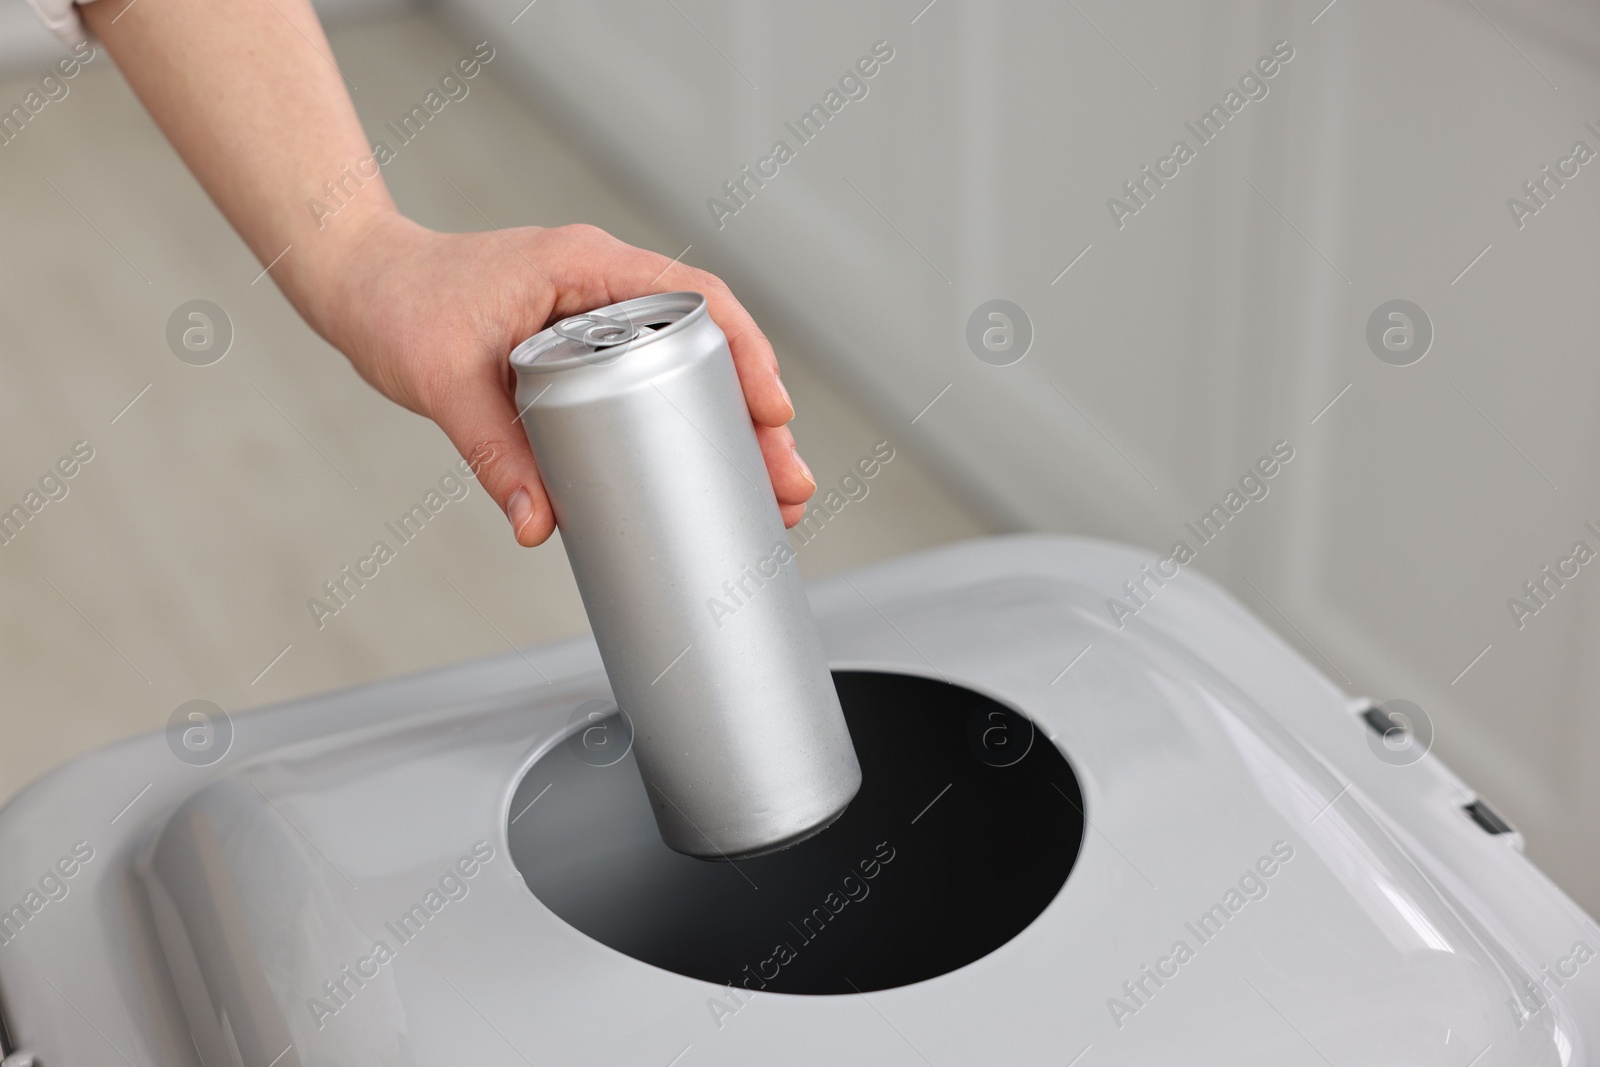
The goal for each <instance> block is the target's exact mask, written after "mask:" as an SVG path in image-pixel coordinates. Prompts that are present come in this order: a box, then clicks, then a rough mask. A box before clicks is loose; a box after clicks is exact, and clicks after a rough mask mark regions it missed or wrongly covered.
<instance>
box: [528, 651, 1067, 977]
mask: <svg viewBox="0 0 1600 1067" xmlns="http://www.w3.org/2000/svg"><path fill="white" fill-rule="evenodd" d="M834 684H835V686H836V687H837V689H838V692H839V698H840V702H841V703H842V704H843V706H844V711H845V717H846V719H847V720H848V722H849V725H850V735H851V737H852V738H853V739H854V741H855V746H856V753H857V756H858V757H859V759H860V761H861V771H862V784H861V791H860V793H859V794H857V796H856V799H855V800H854V801H852V802H851V804H850V807H849V808H848V809H847V810H846V811H845V813H844V815H843V816H841V817H840V818H839V820H838V821H837V822H835V823H834V824H833V825H832V826H831V827H829V828H828V829H827V830H825V831H824V832H822V833H820V834H818V835H816V836H815V837H811V838H809V839H807V840H805V841H802V842H800V843H799V844H797V845H795V846H793V847H792V848H789V849H786V850H784V851H782V852H777V853H773V854H770V855H766V856H761V857H758V858H755V859H744V860H738V861H734V862H728V863H719V862H706V861H703V860H697V859H693V858H691V857H688V856H684V855H680V854H679V853H676V852H673V851H672V850H671V849H669V848H667V846H666V845H665V844H663V843H662V841H661V837H660V834H659V833H658V832H657V830H656V824H655V819H654V818H653V817H652V815H651V813H650V805H649V801H648V799H647V797H646V795H645V792H644V786H643V785H642V784H641V782H640V780H639V771H638V768H637V766H636V765H635V763H634V760H633V756H632V753H631V751H628V742H629V740H630V734H629V728H628V724H627V721H626V719H625V717H623V716H621V715H620V713H615V712H614V709H609V708H607V709H599V710H597V709H596V708H595V707H591V706H589V705H585V707H587V708H589V710H588V712H587V713H585V714H583V715H579V716H578V717H577V718H576V719H575V720H574V721H575V723H576V722H578V720H579V719H581V720H582V723H581V724H580V725H579V726H578V728H576V729H575V730H574V732H573V733H572V734H570V735H569V736H568V738H567V740H566V741H564V742H562V743H561V744H559V745H557V746H556V747H555V748H553V749H552V750H550V751H549V752H548V753H546V754H545V755H544V756H543V757H541V758H540V759H539V760H538V761H537V762H535V763H534V764H533V766H532V767H530V768H529V770H528V772H527V774H526V775H525V776H524V778H523V780H522V782H521V783H520V784H519V785H518V787H517V790H516V795H515V796H514V797H513V799H512V803H511V807H510V811H509V813H508V818H509V819H510V825H509V828H508V831H509V835H510V843H511V858H512V861H513V862H514V863H515V864H516V866H517V869H518V870H519V871H521V873H522V876H523V879H524V880H525V881H526V882H527V885H528V888H529V889H530V890H532V891H533V894H534V895H535V896H536V897H538V898H539V900H540V901H541V902H543V903H544V904H545V906H546V907H548V908H550V910H551V911H553V912H555V913H556V914H557V915H558V916H560V917H561V918H562V919H564V920H565V921H566V922H568V923H570V924H571V925H572V926H574V927H576V928H577V929H578V930H580V931H582V932H583V933H584V934H587V935H588V936H589V937H592V938H594V939H595V940H596V941H599V942H601V943H602V944H605V945H607V946H609V947H611V948H613V949H616V950H617V951H618V952H622V953H625V954H627V955H629V956H632V957H633V958H634V959H637V960H641V961H643V962H645V963H649V964H653V965H654V966H657V967H662V968H665V969H666V970H669V971H675V972H677V973H678V974H682V975H687V976H689V977H691V978H699V979H702V980H704V981H708V982H715V983H717V984H718V985H723V984H728V983H732V984H734V985H736V986H739V987H741V988H745V989H749V990H764V991H767V992H776V993H809V994H837V993H855V992H864V993H870V992H872V991H873V990H878V989H890V988H893V987H896V986H903V985H909V984H910V983H913V982H920V981H925V980H927V979H929V978H934V977H937V976H939V975H942V974H946V973H948V972H950V971H953V970H956V969H957V968H960V967H963V966H966V965H967V964H969V963H971V962H973V961H974V960H977V959H981V958H982V957H984V956H986V955H988V954H989V953H990V952H993V951H994V950H995V949H997V948H999V947H1000V946H1001V945H1004V944H1005V943H1006V942H1008V941H1010V940H1011V939H1012V938H1014V937H1016V936H1017V935H1018V934H1020V933H1021V932H1022V931H1023V930H1024V929H1025V928H1026V927H1027V926H1028V925H1029V924H1030V923H1032V922H1033V920H1034V919H1035V918H1036V917H1037V916H1038V915H1039V914H1040V912H1042V911H1043V910H1044V909H1045V907H1047V906H1048V905H1049V903H1050V901H1051V900H1053V899H1055V895H1056V893H1057V892H1059V891H1060V889H1061V887H1062V885H1063V884H1064V883H1065V882H1066V878H1067V875H1068V873H1069V872H1070V871H1071V870H1072V866H1073V863H1074V862H1075V861H1076V859H1077V856H1078V850H1079V848H1080V846H1081V845H1082V841H1083V830H1084V816H1083V798H1082V793H1081V791H1080V789H1079V786H1078V780H1077V777H1076V775H1074V774H1073V772H1072V768H1071V766H1070V765H1069V764H1068V763H1067V761H1066V759H1065V758H1064V757H1063V756H1062V755H1061V753H1060V751H1059V750H1057V749H1056V748H1055V746H1054V745H1052V744H1051V743H1050V742H1049V741H1048V740H1046V739H1045V738H1044V737H1043V736H1042V735H1039V734H1037V732H1036V731H1035V730H1034V727H1033V724H1032V722H1031V721H1030V720H1028V719H1027V718H1025V717H1024V716H1022V715H1020V714H1018V713H1017V712H1015V711H1013V710H1012V709H1010V708H1008V707H1006V706H1004V705H1002V704H1000V703H998V702H996V701H994V700H991V699H989V698H988V697H985V696H982V695H980V694H978V693H975V692H973V691H971V690H969V689H964V688H962V687H960V686H956V685H949V684H947V683H944V682H939V681H935V680H932V679H928V678H917V677H910V676H906V675H897V674H883V673H873V672H855V671H850V672H837V673H835V674H834ZM581 710H582V709H580V711H581ZM604 711H610V712H611V715H610V717H608V716H607V715H606V714H603V713H602V712H604Z"/></svg>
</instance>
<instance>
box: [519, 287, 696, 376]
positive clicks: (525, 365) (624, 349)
mask: <svg viewBox="0 0 1600 1067" xmlns="http://www.w3.org/2000/svg"><path fill="white" fill-rule="evenodd" d="M705 313H706V298H705V296H704V295H703V294H701V293H696V292H690V291H687V290H684V291H679V292H673V293H653V294H651V295H649V296H639V297H634V298H633V299H631V300H623V301H619V302H618V303H615V304H607V305H606V306H605V307H598V308H593V309H591V310H588V311H583V312H578V313H576V314H573V315H568V316H566V317H565V318H563V319H561V320H560V321H559V322H555V323H551V324H550V325H549V326H547V327H546V328H545V329H543V330H540V331H539V332H538V333H536V334H534V335H533V336H532V337H530V338H528V339H527V340H526V341H523V342H522V343H521V344H519V345H517V347H516V348H513V349H512V350H511V366H512V367H513V368H515V369H516V371H517V372H518V373H529V374H545V373H552V372H555V371H562V370H572V369H574V368H577V367H593V366H603V365H605V364H608V363H613V362H615V361H616V360H618V359H619V358H621V357H622V356H623V355H625V354H626V353H628V352H631V351H633V350H634V349H636V348H638V347H640V346H641V345H646V344H649V343H650V342H651V341H654V340H657V339H658V338H661V337H667V336H670V335H672V334H675V333H678V332H680V331H682V330H684V329H686V328H687V327H688V324H690V323H692V322H695V321H696V320H698V319H699V318H700V317H701V316H702V315H704V314H705ZM589 316H605V317H607V318H615V319H623V320H626V321H628V322H630V323H634V324H637V325H639V326H640V327H641V329H643V328H644V327H647V326H648V327H655V328H653V329H649V330H648V331H645V332H640V333H639V334H637V335H635V336H634V337H633V338H632V339H631V340H628V341H624V342H623V343H622V344H618V345H608V346H605V347H593V348H591V347H587V346H584V345H583V344H582V343H581V342H578V341H574V340H571V339H570V338H567V337H563V336H561V335H560V334H558V333H557V332H556V327H557V326H558V325H561V324H562V323H565V322H568V321H570V320H572V319H580V318H587V317H589ZM662 320H664V325H657V322H658V321H662ZM563 348H564V349H565V352H562V351H561V349H563Z"/></svg>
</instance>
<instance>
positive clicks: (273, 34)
mask: <svg viewBox="0 0 1600 1067" xmlns="http://www.w3.org/2000/svg"><path fill="white" fill-rule="evenodd" d="M82 10H83V13H84V18H85V21H86V22H87V23H88V25H89V27H90V29H92V30H93V31H94V33H95V35H96V36H98V37H99V38H100V39H101V41H102V42H104V44H105V47H106V49H107V50H108V51H109V52H110V53H111V56H112V58H113V59H114V60H115V61H116V63H117V65H118V66H119V67H120V68H121V69H122V72H123V75H124V76H125V77H126V78H127V80H128V83H129V84H130V85H131V86H132V87H133V89H134V92H135V93H137V94H138V96H139V99H140V100H141V101H142V102H143V103H144V105H145V107H146V108H147V109H148V110H149V112H150V114H151V115H152V116H153V117H154V118H155V120H156V122H157V124H158V125H159V126H160V127H161V129H162V132H163V133H165V134H166V136H167V138H168V140H170V141H171V142H172V145H173V147H174V148H175V149H176V150H177V151H178V154H179V155H180V156H181V157H182V158H183V161H184V162H185V163H186V164H187V165H188V167H189V169H190V171H192V172H193V173H194V175H195V176H196V177H197V178H198V179H199V181H200V184H201V185H202V186H204V188H205V190H206V192H207V193H208V194H209V195H210V196H211V199H212V200H213V201H214V202H215V203H216V205H217V207H218V208H220V209H221V211H222V213H223V214H224V215H225V216H226V217H227V219H228V221H229V222H230V223H232V224H233V227H234V229H236V230H237V231H238V232H239V234H240V235H241V236H242V237H243V238H244V240H245V242H246V243H247V244H248V245H249V246H250V249H251V250H252V251H253V252H254V253H255V254H256V257H257V258H258V259H259V260H260V262H261V263H262V265H263V266H265V265H267V264H269V263H274V261H276V263H275V264H274V265H273V266H272V270H271V273H272V277H273V279H274V280H275V281H276V282H277V283H278V285H279V287H280V288H281V289H282V290H283V291H284V293H285V294H286V295H287V296H288V297H289V299H290V301H291V302H292V303H293V304H294V305H295V307H296V308H297V309H298V310H299V311H300V313H301V314H302V315H304V316H305V317H306V319H307V320H308V321H309V322H310V323H311V325H312V326H313V327H314V328H316V329H318V330H319V331H320V332H322V333H323V334H324V335H327V334H329V332H330V329H331V321H330V320H331V315H332V312H333V308H332V307H331V306H330V305H331V303H332V302H333V301H335V300H336V299H337V294H336V290H337V286H336V285H335V284H334V283H335V282H336V281H337V278H338V276H339V275H340V273H341V271H340V268H339V263H340V262H341V261H342V260H344V259H345V258H346V257H347V256H348V255H349V249H350V248H351V247H353V246H354V245H355V244H356V243H358V242H359V240H360V239H361V236H362V234H363V232H364V231H365V229H366V227H367V226H369V225H370V224H371V223H372V222H373V221H375V220H377V219H381V218H384V217H386V216H389V215H392V214H393V213H394V202H393V200H392V199H391V198H390V196H389V193H388V190H387V189H386V188H385V187H384V184H383V179H382V177H381V176H378V175H377V174H376V173H374V174H373V176H372V177H371V178H367V177H365V175H363V176H362V177H361V179H360V181H361V184H360V187H359V189H357V187H356V185H355V183H354V182H353V181H351V180H350V179H348V178H347V177H346V175H347V173H348V172H350V171H353V170H355V169H356V167H357V164H358V162H359V161H361V160H363V159H365V158H366V157H367V156H369V155H370V154H371V150H370V148H369V147H368V146H367V143H366V136H365V134H364V133H363V131H362V129H361V124H360V121H359V120H358V119H357V117H356V113H355V108H354V107H353V106H352V105H351V103H350V97H349V93H348V90H347V86H346V83H345V81H344V78H343V76H342V75H341V74H340V72H339V71H338V69H337V68H336V67H335V66H334V62H333V52H332V50H331V49H330V48H329V47H328V41H327V38H326V37H325V36H324V34H323V32H322V27H321V25H320V23H319V22H318V20H317V17H316V14H315V12H314V11H313V10H312V7H311V4H310V0H227V2H226V4H223V5H220V6H219V5H218V4H217V3H215V2H214V0H138V2H137V3H135V4H134V5H132V6H131V7H130V6H128V4H127V0H98V2H96V3H90V4H86V5H84V7H83V8H82ZM369 169H370V170H371V171H373V172H375V171H376V168H375V167H373V168H369ZM329 181H334V182H339V181H344V182H345V189H346V190H347V191H349V190H355V194H354V195H352V196H350V197H349V203H348V204H347V206H346V207H343V208H341V209H340V210H339V213H338V217H337V218H332V217H323V218H321V219H319V218H318V217H317V215H316V214H315V213H314V212H313V211H312V210H311V207H310V202H311V201H312V200H313V199H316V200H321V201H324V202H326V201H327V200H328V194H327V192H326V191H325V189H324V183H326V182H329ZM344 195H346V194H344V193H342V194H341V196H344ZM286 249H287V251H285V250H286ZM280 257H281V258H280Z"/></svg>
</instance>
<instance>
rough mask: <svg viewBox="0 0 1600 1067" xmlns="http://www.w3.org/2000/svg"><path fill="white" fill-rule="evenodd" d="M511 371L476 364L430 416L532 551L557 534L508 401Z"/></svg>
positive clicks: (513, 407)
mask: <svg viewBox="0 0 1600 1067" xmlns="http://www.w3.org/2000/svg"><path fill="white" fill-rule="evenodd" d="M509 372H510V367H509V365H504V364H501V363H499V362H498V361H487V360H486V361H483V362H479V363H476V365H475V366H474V367H473V368H472V369H471V370H470V371H468V372H467V374H466V375H465V376H464V377H463V378H461V379H459V380H458V381H457V382H455V383H454V387H453V388H450V389H448V390H445V391H444V393H443V395H442V396H440V397H439V398H438V399H437V401H436V402H435V403H433V404H430V405H429V407H430V408H431V409H432V410H430V411H429V413H428V414H429V417H430V418H432V419H433V421H434V422H436V423H438V424H439V428H440V429H441V430H443V431H444V432H445V435H446V436H447V437H449V438H450V442H451V443H452V444H454V445H455V446H456V451H458V452H460V453H461V456H462V458H463V459H465V460H466V461H467V464H468V466H469V467H470V469H471V470H472V472H473V474H474V475H476V476H477V479H478V483H479V484H480V485H482V486H483V488H484V490H485V491H486V492H487V493H488V494H489V496H490V497H492V498H493V499H494V502H495V503H496V504H498V505H500V510H501V511H503V512H505V514H506V518H507V519H509V520H510V521H511V529H512V532H513V533H514V534H515V536H516V539H517V543H518V544H520V545H522V546H524V547H526V548H532V547H533V546H535V545H540V544H543V543H544V542H545V541H546V540H548V539H549V537H550V534H551V532H552V531H554V530H555V526H556V522H555V512H554V511H553V510H552V509H551V507H550V498H549V496H548V495H547V494H546V493H545V489H544V482H543V481H542V480H541V479H540V477H539V468H538V466H537V465H536V464H535V463H534V459H533V449H532V448H530V447H529V446H528V435H527V433H526V432H525V431H524V430H523V428H522V419H521V418H520V417H519V416H518V414H517V409H516V405H515V403H514V402H513V401H512V391H511V380H510V378H509V377H508V374H509Z"/></svg>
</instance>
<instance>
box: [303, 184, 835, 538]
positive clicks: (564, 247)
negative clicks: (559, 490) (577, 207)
mask: <svg viewBox="0 0 1600 1067" xmlns="http://www.w3.org/2000/svg"><path fill="white" fill-rule="evenodd" d="M337 225H338V221H335V222H333V223H332V224H331V226H330V228H331V227H332V226H337ZM360 226H361V231H360V232H359V234H346V235H343V236H344V238H345V239H344V241H343V242H342V244H343V246H344V250H343V252H342V254H341V255H340V257H339V258H338V259H336V260H331V261H325V262H324V264H323V269H324V270H325V272H326V273H327V274H328V275H329V277H328V278H327V280H326V281H327V284H325V285H320V286H311V287H309V288H308V291H309V292H313V293H316V294H319V295H317V296H312V297H310V298H309V299H308V301H307V302H308V303H310V304H311V306H310V307H308V308H305V309H303V310H304V311H305V312H307V317H308V318H309V319H310V320H311V322H312V325H313V326H315V327H316V328H317V329H318V331H319V332H321V333H322V335H323V336H324V337H326V338H327V339H328V340H329V341H330V342H331V343H333V344H334V345H335V346H336V347H338V348H339V349H340V350H341V351H342V352H344V354H345V355H346V356H348V357H349V358H350V362H351V363H353V364H354V365H355V368H356V370H357V371H359V372H360V373H361V376H362V377H363V378H365V379H366V380H367V381H368V382H370V383H371V384H372V385H373V386H374V387H375V388H377V389H378V390H379V391H380V392H382V393H383V394H384V395H385V396H387V397H388V398H389V399H391V400H393V401H394V402H395V403H397V404H401V405H403V406H404V407H407V408H410V409H411V410H412V411H415V412H416V413H418V414H419V415H424V416H427V417H428V418H430V419H432V420H433V421H434V422H436V423H438V424H439V427H440V428H441V429H442V430H444V432H445V433H446V434H447V435H448V436H449V438H450V440H451V442H452V443H453V444H454V445H455V446H456V448H457V450H458V451H460V453H461V455H462V456H463V457H466V458H468V459H469V461H472V462H473V463H474V466H475V467H476V468H477V475H478V481H479V482H480V483H481V484H482V485H483V487H484V488H485V489H486V490H487V491H488V493H489V495H490V496H492V497H493V498H494V500H495V502H496V503H497V504H499V505H500V507H501V509H502V510H503V511H504V512H505V513H506V517H507V518H509V519H510V520H511V526H512V529H513V530H514V531H515V533H516V538H517V541H518V542H519V543H520V544H523V545H528V546H532V545H537V544H540V543H542V542H543V541H544V540H545V539H546V538H548V537H549V536H550V532H551V531H552V530H553V529H554V528H555V519H554V516H553V514H552V512H551V508H550V501H549V498H548V497H547V496H546V494H545V490H544V485H543V483H542V482H541V481H540V478H539V471H538V468H537V467H536V466H535V465H534V459H533V452H532V450H531V449H530V448H529V446H528V438H527V435H526V434H525V433H524V431H523V428H522V421H521V419H520V418H519V417H518V414H517V409H516V404H515V401H514V399H513V397H514V395H515V389H516V374H515V372H514V371H513V370H512V369H511V365H510V362H509V361H508V359H507V356H508V355H509V354H510V352H511V350H512V349H513V348H514V347H516V346H517V345H518V344H520V343H521V342H522V341H524V340H526V339H527V338H529V337H531V336H533V335H534V334H535V333H538V332H539V331H540V330H542V329H544V328H545V327H546V326H547V325H549V324H550V323H551V322H554V321H556V320H559V319H562V318H565V317H567V316H569V315H575V314H577V313H579V312H582V311H591V310H593V309H595V308H598V307H603V306H604V305H606V304H613V303H616V302H618V301H620V300H628V299H631V298H633V297H637V296H645V295H647V294H650V293H667V292H675V291H679V290H692V291H695V292H699V293H703V294H705V297H706V300H707V301H708V304H709V310H710V312H711V318H712V319H713V320H714V321H715V322H716V323H717V325H718V326H720V327H721V328H722V332H723V333H725V334H726V335H727V337H728V346H729V348H730V349H732V351H733V362H734V366H735V368H736V369H737V370H738V373H739V381H740V383H741V384H742V385H743V387H744V395H745V401H746V403H747V404H748V405H749V407H750V417H751V419H752V421H753V422H754V424H755V429H756V438H757V440H758V441H759V442H760V443H761V451H762V454H763V456H764V457H765V459H766V461H767V471H768V473H769V474H770V475H771V477H772V485H773V491H774V493H775V494H776V496H777V500H778V504H779V508H780V510H781V512H782V514H783V520H784V523H785V525H788V526H793V525H794V524H795V523H796V522H798V521H799V520H800V517H801V515H803V514H804V511H805V509H804V506H803V505H804V503H805V501H806V500H807V499H808V498H809V497H810V496H811V493H812V491H813V490H814V489H815V488H816V482H815V481H814V480H813V479H812V477H811V472H810V471H809V470H808V469H807V468H806V465H805V463H804V462H803V461H802V460H801V459H800V454H799V452H798V451H796V449H795V444H794V436H793V435H792V434H791V433H790V432H789V430H788V428H787V426H786V425H785V424H786V423H787V422H788V421H789V420H790V419H791V418H793V417H794V406H793V405H792V404H791V403H790V401H789V394H788V391H787V390H785V389H784V387H783V382H782V381H781V380H780V379H779V377H778V362H777V358H776V357H775V356H774V354H773V351H772V346H771V345H770V344H769V343H768V342H767V339H766V337H765V336H763V335H762V333H761V331H760V330H759V329H758V328H757V327H756V324H755V322H754V320H752V319H751V318H750V315H749V313H747V312H746V311H745V310H744V308H743V307H741V306H740V304H739V302H738V301H737V300H735V299H734V297H733V294H732V293H731V292H730V291H729V290H728V287H727V286H726V285H724V284H723V283H722V282H721V281H720V280H719V279H718V278H716V277H715V276H713V275H711V274H707V273H706V272H704V271H701V270H696V269H694V268H693V267H687V266H684V265H682V264H675V263H673V262H672V261H671V260H669V259H667V258H666V257H665V256H662V255H658V254H656V253H654V252H647V251H644V250H643V249H639V248H634V247H632V246H631V245H627V244H624V243H623V242H621V241H619V240H617V239H616V238H614V237H612V236H611V235H609V234H607V233H606V232H604V231H603V230H599V229H596V228H595V227H593V226H583V225H578V226H561V227H557V228H554V229H540V228H538V227H525V228H521V229H510V230H500V231H495V232H491V233H465V234H452V233H436V232H434V231H432V230H428V229H425V228H424V227H422V226H419V225H417V224H416V223H413V222H411V221H409V220H408V219H405V218H404V217H402V216H400V215H399V214H397V213H392V212H380V213H378V214H377V215H375V216H373V217H371V218H368V219H362V220H360Z"/></svg>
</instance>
